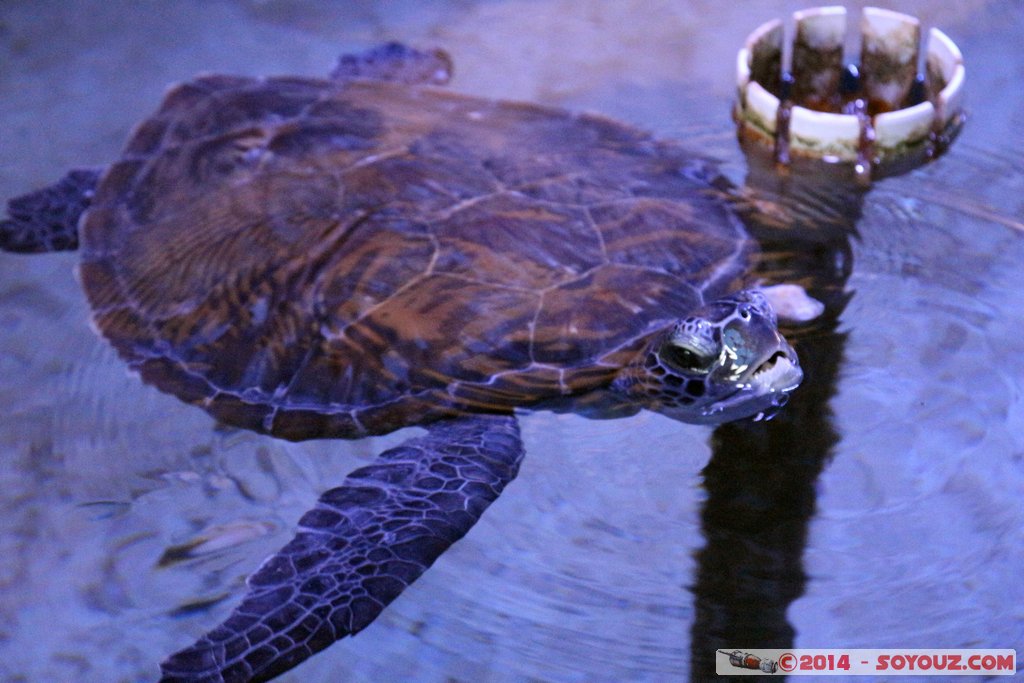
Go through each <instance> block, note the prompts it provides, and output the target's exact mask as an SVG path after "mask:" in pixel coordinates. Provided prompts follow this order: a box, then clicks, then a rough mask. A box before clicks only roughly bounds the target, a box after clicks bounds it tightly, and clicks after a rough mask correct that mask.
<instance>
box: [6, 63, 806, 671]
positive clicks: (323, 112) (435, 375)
mask: <svg viewBox="0 0 1024 683" xmlns="http://www.w3.org/2000/svg"><path fill="white" fill-rule="evenodd" d="M449 67H450V64H449V62H448V60H447V57H446V56H445V55H444V54H443V53H441V52H434V53H423V52H417V51H414V50H410V49H407V48H404V47H402V46H399V45H389V46H385V47H383V48H378V49H377V50H374V51H371V52H369V53H366V54H364V55H361V56H358V57H344V58H342V59H341V61H340V62H339V66H338V68H337V69H336V71H335V73H334V74H333V76H332V78H331V79H329V80H315V79H303V78H269V79H263V80H258V79H250V78H234V77H226V76H209V77H204V78H200V79H198V80H195V81H193V82H190V83H186V84H184V85H180V86H178V87H176V88H174V89H173V90H171V91H170V93H169V94H168V95H167V97H166V99H165V100H164V102H163V104H162V105H161V106H160V108H159V110H158V111H157V112H156V114H154V115H153V116H152V117H151V118H150V119H148V120H146V121H145V122H143V123H142V124H141V125H140V126H138V127H137V128H136V130H135V132H134V133H133V135H132V136H131V139H130V140H129V141H128V143H127V146H126V147H125V150H124V153H123V156H122V157H121V159H120V160H118V161H117V162H115V163H114V164H113V165H111V166H110V167H108V168H106V169H103V170H101V171H74V172H72V173H70V174H68V175H67V176H66V177H65V178H64V179H63V180H62V181H61V182H59V183H57V184H55V185H53V186H51V187H49V188H45V189H43V190H40V191H38V192H35V193H32V194H30V195H26V196H25V197H21V198H18V199H15V200H13V201H11V202H10V204H9V209H8V212H9V214H10V218H9V219H8V220H6V221H4V222H3V223H2V224H0V233H2V234H0V240H2V246H3V247H4V248H5V249H6V250H9V251H22V252H45V251H53V250H61V249H75V248H79V249H80V250H81V252H82V264H81V281H82V285H83V287H84V289H85V292H86V295H87V297H88V299H89V302H90V304H91V305H92V309H93V315H94V320H95V323H96V326H97V328H98V329H99V331H100V332H101V333H102V334H103V335H104V336H105V337H106V338H107V339H108V340H109V341H110V343H111V344H113V345H114V347H116V349H117V351H118V353H119V354H120V355H121V357H122V358H124V360H125V361H127V363H128V364H129V365H130V366H131V367H132V368H133V369H134V370H135V371H137V372H138V373H139V375H141V377H142V379H143V380H144V381H145V382H148V383H150V384H153V385H155V386H156V387H158V388H159V389H161V390H162V391H166V392H169V393H172V394H174V395H176V396H178V397H179V398H181V399H182V400H184V401H187V402H189V403H193V404H196V405H198V406H201V407H202V408H204V409H205V410H207V411H208V412H209V413H210V414H211V415H213V416H214V417H216V418H217V419H218V420H221V421H223V422H225V423H228V424H231V425H235V426H240V427H244V428H248V429H252V430H255V431H258V432H262V433H266V434H270V435H273V436H276V437H281V438H285V439H293V440H299V439H314V438H346V439H350V438H358V437H361V436H364V435H368V434H382V433H385V432H389V431H392V430H395V429H398V428H400V427H405V426H409V425H422V426H424V427H425V428H426V429H427V430H428V433H427V435H426V436H422V437H418V438H413V439H410V440H409V441H406V442H405V443H403V444H402V445H400V446H398V447H397V448H393V449H390V450H388V451H385V452H384V453H381V454H380V456H379V457H378V459H377V460H376V462H374V463H373V464H372V465H370V466H367V467H363V468H360V469H358V470H356V471H355V472H352V473H351V474H350V475H349V476H348V478H347V479H346V480H345V481H344V482H343V483H342V485H341V486H339V487H338V488H335V489H332V490H330V491H327V492H326V493H324V494H323V496H322V497H321V498H320V500H319V502H318V503H317V505H316V507H315V508H314V509H313V510H311V511H309V512H307V513H306V514H305V515H304V516H303V517H302V519H301V520H300V522H299V531H298V534H297V536H296V537H295V538H294V539H293V540H292V541H291V542H290V543H289V544H288V545H286V546H285V547H284V548H283V549H282V550H281V551H280V552H278V553H277V554H276V555H274V556H273V557H272V558H270V559H269V560H267V561H266V562H265V563H264V564H263V565H262V566H261V567H260V568H259V570H258V571H256V572H255V573H254V574H253V575H252V576H251V577H250V578H249V582H248V585H249V592H248V594H247V595H246V597H245V598H244V600H243V602H242V604H241V605H240V606H239V607H238V608H237V609H236V610H235V611H234V612H233V613H232V614H231V615H230V616H229V618H228V619H227V620H226V621H225V622H224V623H223V624H222V625H220V626H218V627H217V628H215V629H214V630H212V631H211V632H210V633H208V634H206V635H205V636H203V637H202V638H201V639H200V640H199V641H198V642H196V643H195V644H194V645H192V646H191V647H189V648H187V649H185V650H183V651H181V652H179V653H177V654H175V655H173V656H172V657H170V658H169V659H168V660H167V661H166V662H164V663H163V665H162V666H163V673H164V677H165V680H168V681H175V680H177V681H184V680H188V681H220V680H226V681H241V680H266V679H268V678H272V677H273V676H275V675H277V674H279V673H281V672H283V671H286V670H288V669H289V668H291V667H293V666H295V665H296V664H298V663H299V662H301V661H302V660H304V659H305V658H307V657H309V656H310V655H312V654H313V653H315V652H317V651H319V650H321V649H323V648H325V647H327V646H328V645H330V644H331V643H332V642H334V641H335V640H337V639H339V638H342V637H343V636H346V635H350V634H353V633H356V632H358V631H359V630H361V629H362V628H364V627H366V626H367V624H369V623H370V622H371V621H372V620H373V619H374V618H375V617H376V616H377V615H378V614H379V613H380V612H381V610H382V609H383V608H384V607H385V606H386V605H387V604H388V603H390V602H391V601H392V600H394V599H395V598H396V597H397V596H398V595H399V594H400V593H401V592H402V590H403V589H405V587H406V586H408V585H409V584H410V583H411V582H412V581H414V580H415V579H416V578H417V577H418V576H419V575H420V574H421V573H422V572H423V571H424V570H426V569H427V567H429V566H430V565H431V564H432V563H433V562H434V560H435V559H436V558H437V557H438V556H439V555H440V554H441V553H442V552H444V551H445V549H447V548H448V547H449V546H450V545H451V544H452V543H454V542H455V541H456V540H458V539H459V538H460V537H462V536H463V535H464V534H465V533H466V532H467V531H468V530H469V529H470V527H471V526H472V525H473V524H474V522H476V520H477V519H478V518H479V517H480V515H481V513H483V511H484V509H485V508H486V507H487V506H488V505H489V504H490V503H491V502H492V501H493V500H494V499H495V498H496V497H497V496H498V495H499V494H500V493H501V491H502V489H503V488H504V487H505V486H506V485H507V484H508V483H509V482H510V481H511V480H512V479H513V477H515V475H516V472H517V470H518V467H519V463H520V459H521V458H522V455H523V445H522V442H521V440H520V436H519V430H518V427H517V424H516V418H515V416H514V412H515V410H516V409H517V408H523V407H533V408H538V407H545V408H555V409H559V410H572V409H578V410H585V411H587V412H589V413H595V412H597V413H599V414H603V415H618V414H630V413H635V412H637V411H639V410H641V409H643V408H647V409H650V410H656V411H659V412H661V413H664V414H666V415H669V416H671V417H673V418H676V419H679V420H681V421H684V422H699V423H717V422H722V421H727V420H735V419H740V418H749V417H761V416H764V415H770V414H771V413H772V412H773V411H775V410H777V409H778V408H779V407H780V406H781V405H782V404H783V403H784V402H785V399H786V397H787V395H788V393H789V392H791V391H792V390H793V389H795V388H796V386H797V385H798V384H799V382H800V380H801V377H802V375H801V371H800V367H799V364H798V362H797V358H796V355H795V353H794V351H793V349H792V348H791V347H790V345H789V344H788V343H787V342H786V341H785V340H784V339H783V337H782V336H781V335H780V334H779V332H778V330H777V326H776V325H777V323H776V316H775V313H774V312H773V308H772V306H771V305H770V304H769V301H768V297H766V296H765V295H764V294H763V293H762V292H761V291H759V290H757V289H751V287H755V286H756V285H758V284H760V283H758V282H756V281H755V279H754V275H753V274H752V273H751V263H752V257H753V256H754V255H755V253H756V245H755V244H754V241H753V240H752V239H751V238H750V236H749V235H748V233H747V232H746V230H745V229H744V227H743V222H742V221H741V220H740V218H739V212H738V211H737V209H736V206H737V204H738V202H739V200H738V198H736V197H733V196H732V195H731V194H730V192H729V190H728V189H727V188H726V186H725V184H724V183H723V182H720V179H719V178H718V176H717V175H716V173H715V170H714V167H713V166H711V165H709V164H707V163H705V162H702V161H700V160H696V159H694V158H692V157H691V156H690V155H688V154H686V153H685V152H684V151H682V150H681V149H680V148H679V147H677V146H676V145H674V144H671V143H665V142H660V141H657V140H654V139H652V138H651V137H650V136H648V135H646V134H644V133H641V132H638V131H636V130H633V129H631V128H629V127H627V126H625V125H622V124H620V123H616V122H614V121H610V120H607V119H603V118H600V117H595V116H576V115H572V114H569V113H566V112H564V111H560V110H557V109H549V108H544V107H539V106H534V105H529V104H516V103H508V102H494V101H490V100H484V99H479V98H473V97H467V96H462V95H457V94H452V93H449V92H447V91H445V90H444V89H442V88H438V87H436V86H437V85H439V84H441V83H443V82H444V81H446V80H447V78H448V74H449V71H450V69H449ZM723 188H726V189H723Z"/></svg>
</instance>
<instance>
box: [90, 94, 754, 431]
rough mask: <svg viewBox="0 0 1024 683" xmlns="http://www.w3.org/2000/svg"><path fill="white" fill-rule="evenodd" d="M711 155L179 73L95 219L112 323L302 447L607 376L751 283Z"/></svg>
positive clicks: (496, 105) (172, 377) (132, 355)
mask: <svg viewBox="0 0 1024 683" xmlns="http://www.w3.org/2000/svg"><path fill="white" fill-rule="evenodd" d="M707 174H708V170H707V169H706V168H705V165H704V164H703V162H700V161H697V160H694V159H692V158H691V157H689V156H688V155H687V154H685V153H684V152H682V151H681V150H680V149H679V148H677V147H676V146H674V145H671V144H666V143H662V142H658V141H656V140H654V139H652V138H651V137H650V136H649V135H647V134H644V133H642V132H638V131H636V130H633V129H631V128H629V127H627V126H624V125H622V124H619V123H616V122H614V121H610V120H608V119H604V118H600V117H596V116H589V115H574V114H571V113H568V112H565V111H562V110H558V109H551V108H544V107H539V106H534V105H526V104H518V103H510V102H498V101H492V100H486V99H479V98H474V97H468V96H464V95H459V94H455V93H452V92H450V91H447V90H444V89H441V88H436V87H428V86H412V85H403V84H396V83H389V82H375V81H363V82H359V81H356V82H349V83H345V84H341V83H337V82H333V81H327V80H313V79H298V78H272V79H261V80H255V79H246V78H231V77H222V76H212V77H206V78H201V79H199V80H196V81H193V82H190V83H187V84H184V85H180V86H177V87H176V88H174V89H173V90H172V91H170V92H169V93H168V95H167V96H166V98H165V100H164V102H163V104H162V105H161V107H160V109H159V110H158V111H157V112H156V114H155V115H154V116H153V117H151V118H150V119H148V120H146V121H145V122H143V123H142V124H141V125H139V126H138V127H137V128H136V130H135V132H134V133H133V135H132V136H131V138H130V140H129V142H128V144H127V146H126V148H125V151H124V154H123V157H122V158H121V160H120V161H118V162H117V163H115V164H114V165H113V166H111V167H110V168H109V169H108V171H107V172H106V173H105V175H104V177H103V178H102V180H101V182H100V185H99V187H98V189H97V192H96V195H95V197H94V200H93V204H92V206H91V208H90V209H89V210H88V212H87V213H86V215H85V217H84V218H83V221H82V224H81V233H82V243H83V263H82V267H81V274H82V282H83V285H84V288H85V291H86V293H87V295H88V298H89V301H90V303H91V305H92V307H93V310H94V318H95V323H96V325H97V327H98V329H99V330H100V331H101V332H102V334H103V335H104V336H106V337H107V338H108V339H109V340H110V341H111V342H112V343H113V345H114V346H115V347H116V348H117V350H118V352H119V353H120V354H121V355H122V356H123V357H124V358H125V359H126V360H127V361H128V362H129V363H130V364H131V365H132V366H133V367H134V368H135V369H137V370H138V371H139V372H140V374H141V375H142V377H143V379H144V380H146V381H147V382H150V383H152V384H155V385H156V386H158V387H159V388H160V389H162V390H164V391H168V392H170V393H173V394H175V395H177V396H178V397H180V398H182V399H184V400H186V401H189V402H193V403H197V404H199V405H202V406H203V407H205V408H206V409H207V410H208V411H210V412H211V413H212V414H213V415H215V416H216V417H217V418H219V419H221V420H224V421H226V422H228V423H231V424H235V425H240V426H244V427H248V428H251V429H256V430H259V431H266V432H269V433H272V434H275V435H277V436H282V437H285V438H291V439H304V438H317V437H333V436H357V435H361V434H364V433H380V432H385V431H389V430H391V429H395V428H397V427H401V426H405V425H408V424H414V423H416V422H419V421H423V420H429V419H434V418H437V417H442V416H445V415H450V414H453V413H454V412H457V411H462V410H480V411H507V410H509V409H510V408H512V407H514V406H521V405H530V404H532V403H536V402H538V401H540V400H543V399H547V398H551V397H555V396H563V395H572V394H579V393H582V392H587V391H590V390H593V389H597V388H601V387H604V386H606V385H607V384H608V383H609V382H610V380H611V379H612V378H613V377H614V376H615V373H616V372H617V370H618V369H619V368H620V367H621V366H622V365H623V364H624V363H626V362H628V361H629V360H630V359H631V358H632V356H633V355H634V354H635V353H636V352H637V349H638V347H639V344H640V343H641V342H642V339H643V337H644V336H645V335H648V334H650V333H651V332H652V331H654V330H656V329H658V328H660V327H663V326H665V325H666V324H668V322H669V321H671V320H674V319H677V318H679V317H684V316H686V315H687V314H688V313H689V312H691V311H692V310H693V309H694V308H695V307H696V306H698V305H700V304H701V303H702V302H703V300H704V299H705V298H709V297H713V296H718V295H720V294H722V293H724V292H725V291H726V290H727V289H731V288H733V287H734V286H735V280H736V278H738V277H739V276H741V274H742V272H743V266H744V260H745V256H746V254H747V252H748V247H749V239H748V237H747V235H746V233H745V231H744V230H743V228H742V225H741V224H740V222H739V221H738V220H737V219H736V217H735V215H734V213H733V212H732V210H731V209H730V207H729V205H728V203H727V202H726V201H725V199H723V197H722V195H721V193H719V192H717V191H715V190H713V189H712V188H711V186H710V185H709V183H708V181H707V179H706V177H707Z"/></svg>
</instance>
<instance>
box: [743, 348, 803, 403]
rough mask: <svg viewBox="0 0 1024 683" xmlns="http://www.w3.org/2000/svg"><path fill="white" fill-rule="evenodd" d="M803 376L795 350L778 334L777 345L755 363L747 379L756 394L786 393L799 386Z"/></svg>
mask: <svg viewBox="0 0 1024 683" xmlns="http://www.w3.org/2000/svg"><path fill="white" fill-rule="evenodd" d="M803 378H804V372H803V370H801V369H800V360H799V359H798V358H797V356H796V351H794V350H793V347H792V346H790V345H789V342H787V341H786V340H785V339H784V338H783V337H782V335H779V337H778V347H777V348H776V349H775V350H773V351H771V352H770V353H769V354H767V356H766V357H765V358H763V359H762V360H761V362H760V363H758V364H757V366H756V367H755V369H754V371H753V372H752V373H751V374H750V378H749V380H748V381H749V383H750V385H751V388H752V389H753V390H754V391H755V392H756V393H758V394H773V393H781V394H788V393H789V392H791V391H793V390H794V389H796V388H797V387H798V386H800V382H801V380H803Z"/></svg>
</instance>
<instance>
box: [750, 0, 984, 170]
mask: <svg viewBox="0 0 1024 683" xmlns="http://www.w3.org/2000/svg"><path fill="white" fill-rule="evenodd" d="M793 20H794V21H795V22H796V36H795V38H794V40H793V41H792V50H790V51H787V50H785V49H784V48H785V47H786V46H787V45H788V44H784V42H783V24H782V21H781V20H779V19H774V20H772V21H769V22H767V23H765V24H762V25H761V26H759V27H758V28H757V29H755V30H754V31H753V32H752V33H751V34H750V35H749V36H748V37H747V40H746V44H745V45H744V47H743V48H742V49H741V50H740V51H739V54H738V55H737V62H736V83H737V88H738V90H737V103H736V108H735V112H734V115H735V118H736V122H737V124H738V126H739V130H740V134H741V135H742V136H743V137H744V138H747V139H751V140H756V141H759V142H761V143H764V144H767V145H771V146H774V147H775V149H776V156H777V157H778V160H779V161H783V162H785V161H788V157H789V155H790V154H792V155H793V156H800V157H810V158H815V159H824V160H826V161H838V162H854V163H857V164H858V165H863V166H865V168H864V169H859V170H861V171H863V172H864V173H865V174H867V173H869V172H870V166H871V165H873V164H875V163H887V162H893V161H897V160H899V159H902V158H905V157H909V156H914V153H915V152H920V151H922V150H923V151H924V152H925V154H924V156H925V157H927V156H930V155H933V154H934V153H935V152H936V150H935V147H936V146H938V147H939V148H940V149H939V150H938V151H941V147H942V146H944V145H946V144H948V143H949V141H950V140H952V138H953V137H955V135H956V132H957V131H958V130H959V127H960V125H961V123H962V121H963V106H962V102H963V85H964V74H965V72H964V65H963V56H962V55H961V54H960V50H959V48H957V46H956V44H955V43H954V42H953V41H952V40H950V39H949V37H948V36H947V35H946V34H945V33H943V32H942V31H940V30H938V29H936V28H932V29H931V30H930V31H928V37H927V41H926V42H925V44H924V45H921V25H920V22H919V21H918V20H917V19H916V18H915V17H912V16H909V15H907V14H900V13H898V12H892V11H889V10H883V9H877V8H873V7H869V8H866V9H865V10H864V13H863V15H862V18H861V33H860V45H861V48H860V63H859V65H850V66H845V65H844V64H843V45H844V42H846V29H847V25H846V9H845V8H843V7H817V8H813V9H807V10H802V11H799V12H796V13H794V15H793ZM922 51H923V52H924V54H925V56H926V58H925V59H924V60H919V59H918V57H919V53H920V52H922ZM787 59H788V62H789V63H787ZM919 61H921V62H922V64H921V69H920V70H919V68H918V65H919ZM790 63H791V66H790ZM858 103H859V105H860V107H859V110H858ZM780 148H781V152H780Z"/></svg>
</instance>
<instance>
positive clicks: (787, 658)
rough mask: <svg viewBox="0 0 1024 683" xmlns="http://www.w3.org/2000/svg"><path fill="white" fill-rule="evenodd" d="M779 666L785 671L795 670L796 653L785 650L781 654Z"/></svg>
mask: <svg viewBox="0 0 1024 683" xmlns="http://www.w3.org/2000/svg"><path fill="white" fill-rule="evenodd" d="M779 668H780V669H782V670H783V671H795V670H796V655H795V654H793V653H792V652H783V653H782V654H781V655H779Z"/></svg>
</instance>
